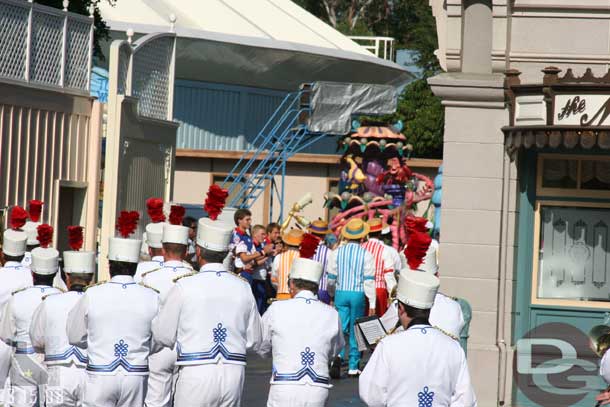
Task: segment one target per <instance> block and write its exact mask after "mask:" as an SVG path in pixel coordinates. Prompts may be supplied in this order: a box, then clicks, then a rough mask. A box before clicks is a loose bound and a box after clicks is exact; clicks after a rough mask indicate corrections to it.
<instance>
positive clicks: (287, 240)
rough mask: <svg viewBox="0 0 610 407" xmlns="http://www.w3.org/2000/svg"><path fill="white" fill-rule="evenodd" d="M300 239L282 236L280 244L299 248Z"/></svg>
mask: <svg viewBox="0 0 610 407" xmlns="http://www.w3.org/2000/svg"><path fill="white" fill-rule="evenodd" d="M301 241H302V239H296V238H295V237H294V236H282V242H284V244H287V245H288V246H300V245H301Z"/></svg>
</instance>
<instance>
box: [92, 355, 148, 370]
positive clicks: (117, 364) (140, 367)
mask: <svg viewBox="0 0 610 407" xmlns="http://www.w3.org/2000/svg"><path fill="white" fill-rule="evenodd" d="M119 367H122V368H123V369H125V370H126V371H127V372H130V373H146V372H148V365H132V364H130V363H129V362H128V361H126V360H125V359H124V358H123V357H119V358H117V359H115V360H114V361H113V362H112V363H110V364H107V365H87V371H89V372H98V373H100V372H103V373H107V372H114V371H115V370H117V369H118V368H119Z"/></svg>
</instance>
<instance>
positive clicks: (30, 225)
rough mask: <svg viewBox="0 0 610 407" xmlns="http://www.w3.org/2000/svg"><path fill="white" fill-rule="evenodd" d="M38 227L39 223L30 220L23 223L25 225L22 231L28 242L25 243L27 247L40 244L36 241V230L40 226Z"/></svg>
mask: <svg viewBox="0 0 610 407" xmlns="http://www.w3.org/2000/svg"><path fill="white" fill-rule="evenodd" d="M40 225H41V223H40V222H32V221H30V220H29V221H27V222H25V225H23V231H24V232H25V234H26V235H27V236H28V241H27V245H28V246H34V245H37V244H40V242H39V241H38V230H37V228H38V226H40Z"/></svg>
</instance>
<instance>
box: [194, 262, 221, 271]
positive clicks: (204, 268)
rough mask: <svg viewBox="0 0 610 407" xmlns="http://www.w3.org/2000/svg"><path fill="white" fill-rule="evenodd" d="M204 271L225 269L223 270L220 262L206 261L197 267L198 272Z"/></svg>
mask: <svg viewBox="0 0 610 407" xmlns="http://www.w3.org/2000/svg"><path fill="white" fill-rule="evenodd" d="M204 271H226V270H225V268H224V266H223V265H222V263H208V264H205V265H203V266H201V268H200V269H199V272H200V273H203V272H204Z"/></svg>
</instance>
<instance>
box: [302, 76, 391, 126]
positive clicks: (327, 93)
mask: <svg viewBox="0 0 610 407" xmlns="http://www.w3.org/2000/svg"><path fill="white" fill-rule="evenodd" d="M397 102H398V95H397V93H396V89H395V88H394V87H393V86H388V85H371V84H364V83H339V82H315V83H314V85H313V88H312V95H311V101H310V106H311V114H310V117H309V123H308V126H307V127H308V128H309V131H312V132H321V133H328V134H338V135H340V134H348V133H349V132H350V130H351V128H352V116H353V115H355V114H359V115H371V116H378V115H385V114H392V113H394V112H395V111H396V105H397Z"/></svg>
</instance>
